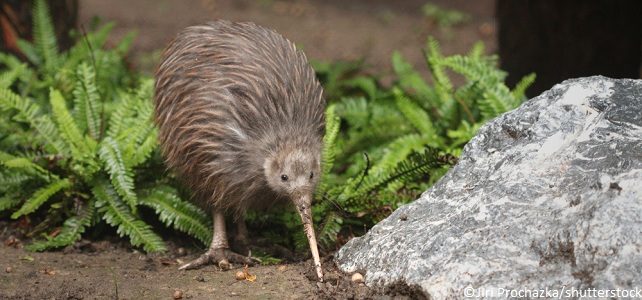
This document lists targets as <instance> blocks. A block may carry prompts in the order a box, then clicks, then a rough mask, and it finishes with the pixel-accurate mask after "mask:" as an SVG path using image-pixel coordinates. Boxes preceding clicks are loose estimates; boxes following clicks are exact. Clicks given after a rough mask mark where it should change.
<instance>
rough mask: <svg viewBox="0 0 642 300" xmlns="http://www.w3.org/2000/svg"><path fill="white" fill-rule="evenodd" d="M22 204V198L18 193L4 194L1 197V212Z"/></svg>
mask: <svg viewBox="0 0 642 300" xmlns="http://www.w3.org/2000/svg"><path fill="white" fill-rule="evenodd" d="M18 204H20V198H18V197H17V195H4V196H2V197H0V212H3V211H5V210H7V209H12V208H14V207H16V206H18Z"/></svg>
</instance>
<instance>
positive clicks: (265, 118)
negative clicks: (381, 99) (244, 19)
mask: <svg viewBox="0 0 642 300" xmlns="http://www.w3.org/2000/svg"><path fill="white" fill-rule="evenodd" d="M155 89H156V93H155V105H156V110H155V120H156V123H157V125H158V127H159V129H160V130H159V139H160V143H161V148H162V151H163V154H164V156H165V158H166V162H167V165H168V166H169V167H170V168H172V169H174V170H175V171H177V173H178V174H179V176H180V178H181V179H182V180H183V181H184V182H185V183H186V184H187V185H188V186H189V187H190V188H191V189H192V191H193V192H194V197H195V199H198V200H199V202H200V203H201V204H203V205H205V206H209V207H211V208H217V209H224V210H231V211H232V212H234V213H237V214H239V213H242V212H244V211H245V210H246V209H248V208H250V207H261V206H269V205H271V204H272V203H273V202H274V201H277V200H280V199H285V198H287V196H288V195H285V194H284V193H282V192H279V191H275V190H274V189H273V188H270V185H269V184H268V180H267V179H266V175H265V174H266V173H265V172H266V170H265V169H264V167H265V162H266V160H267V159H268V158H270V157H273V158H275V160H276V161H277V163H285V162H284V161H285V160H287V159H286V158H285V157H286V156H288V155H289V154H288V153H292V151H294V150H295V149H296V150H298V151H300V152H301V153H303V154H302V155H303V156H310V157H312V158H313V160H314V162H315V163H316V166H317V167H316V168H317V169H318V164H319V160H320V151H321V140H322V135H323V124H324V119H323V118H324V116H323V113H324V107H325V100H324V99H323V96H322V89H321V86H320V85H319V82H318V80H317V79H316V77H315V74H314V71H313V70H312V68H311V67H310V65H309V63H308V61H307V59H306V57H305V55H304V54H303V52H301V51H299V50H296V48H295V46H294V44H293V43H291V42H290V41H288V40H287V39H285V38H284V37H282V36H281V35H279V34H278V33H276V32H274V31H272V30H269V29H266V28H263V27H260V26H257V25H255V24H253V23H235V22H229V21H216V22H211V23H207V24H205V25H201V26H193V27H188V28H186V29H185V30H184V31H182V32H181V33H179V34H178V36H177V37H176V38H175V39H174V40H173V41H172V42H171V43H170V45H169V46H168V47H167V49H166V50H165V52H164V53H163V57H162V60H161V63H160V65H159V67H158V70H157V72H156V87H155ZM299 169H301V167H298V168H297V170H299ZM315 184H316V181H314V183H313V185H315ZM312 188H313V186H312Z"/></svg>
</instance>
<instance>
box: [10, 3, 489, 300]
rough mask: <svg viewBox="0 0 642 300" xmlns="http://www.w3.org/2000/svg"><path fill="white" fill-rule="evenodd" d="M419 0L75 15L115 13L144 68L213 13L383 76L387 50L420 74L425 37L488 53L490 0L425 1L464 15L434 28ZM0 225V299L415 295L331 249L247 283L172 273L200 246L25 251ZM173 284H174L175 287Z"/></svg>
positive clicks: (147, 7) (146, 7)
mask: <svg viewBox="0 0 642 300" xmlns="http://www.w3.org/2000/svg"><path fill="white" fill-rule="evenodd" d="M425 3H426V1H423V0H405V1H390V0H349V1H347V0H327V1H321V0H318V1H283V0H256V1H248V0H209V1H208V0H190V1H181V0H136V1H131V0H110V1H104V0H83V1H81V18H80V19H81V23H83V24H89V23H90V20H91V19H92V18H93V17H94V16H99V17H100V18H101V19H102V20H104V21H115V22H116V24H117V27H116V29H115V31H114V35H113V38H114V39H118V38H120V37H122V36H123V35H124V34H125V33H127V32H129V31H131V30H136V31H138V37H137V39H136V41H135V44H134V48H133V51H132V56H133V62H134V63H135V64H137V65H138V66H139V67H141V68H143V69H145V70H147V71H151V70H153V68H154V66H155V64H156V60H157V59H158V54H159V49H162V48H163V47H164V45H165V44H166V43H167V42H168V41H169V40H170V39H171V38H172V37H173V36H174V35H175V34H176V33H177V32H178V31H179V30H180V29H182V28H184V27H186V26H189V25H192V24H198V23H202V22H205V21H208V20H213V19H217V18H223V19H230V20H237V21H239V20H251V21H254V22H255V23H258V24H261V25H264V26H267V27H271V28H274V29H276V30H277V31H278V32H280V33H282V34H283V35H285V36H286V37H288V38H289V39H291V40H292V41H294V42H295V43H297V44H298V45H299V46H301V47H302V48H303V49H304V50H305V51H306V53H307V55H308V57H310V58H312V59H320V60H338V59H341V60H353V59H359V58H364V59H365V62H366V64H367V65H369V66H370V67H371V69H372V70H374V72H375V73H377V74H382V75H383V77H384V80H385V76H386V74H389V72H390V71H389V70H390V57H391V54H392V52H393V51H394V50H399V51H401V53H402V54H404V56H405V57H406V58H407V59H408V60H409V61H410V62H411V63H413V64H414V65H415V66H416V67H417V68H418V69H420V70H422V72H423V73H424V74H427V70H426V66H425V63H424V61H423V54H422V52H421V48H422V47H423V46H424V43H425V41H426V37H427V36H428V35H434V36H436V37H437V38H438V39H439V40H440V41H441V44H442V49H443V51H444V52H445V53H462V52H465V51H467V50H468V49H469V48H470V46H472V44H474V42H476V41H478V40H482V41H484V42H485V44H486V46H487V49H488V50H489V52H495V51H496V41H495V38H496V37H495V23H494V19H493V9H494V1H493V0H478V1H469V0H453V1H447V0H435V1H433V3H436V4H438V5H440V6H442V7H445V8H449V9H457V10H460V11H463V12H465V13H467V14H469V15H470V16H471V19H470V21H468V22H466V23H465V24H463V25H461V26H457V27H453V28H449V29H443V28H439V27H438V26H437V25H435V24H434V23H432V22H430V21H429V20H427V19H426V17H425V16H424V15H423V14H422V12H421V9H420V8H421V6H422V5H423V4H425ZM10 234H11V231H10V230H8V229H7V225H6V223H0V238H2V241H4V242H5V243H4V245H0V274H1V275H0V299H174V296H175V293H176V294H177V295H176V296H178V294H181V297H182V299H228V298H232V299H234V298H238V299H350V298H356V299H369V298H374V299H389V298H395V299H404V298H410V299H416V298H419V297H420V295H419V294H417V293H416V291H415V290H413V289H412V288H409V287H406V286H404V285H403V284H400V285H398V286H395V287H393V288H389V289H387V290H373V289H369V288H368V287H366V286H364V285H363V284H358V283H354V282H352V281H351V279H350V275H351V274H341V273H339V272H337V271H336V269H335V267H334V266H333V264H332V262H331V257H326V259H325V262H324V267H325V268H326V269H327V270H326V282H325V283H317V282H316V281H314V280H313V279H314V272H313V270H312V267H311V264H310V263H309V262H298V263H296V262H295V263H289V264H283V265H275V266H258V267H251V268H249V270H248V271H249V272H250V273H251V274H253V275H256V280H255V281H254V282H250V281H238V280H236V279H235V273H236V272H237V271H239V270H242V267H241V266H236V267H237V268H236V269H234V270H231V271H227V272H222V271H219V270H217V269H216V268H215V267H213V266H210V267H207V268H204V269H201V270H195V271H187V272H184V271H178V270H177V266H178V263H180V261H187V260H189V259H190V258H193V257H194V256H196V255H198V254H200V253H199V251H200V250H195V249H190V250H187V253H183V252H184V250H179V248H180V247H186V246H185V245H180V243H172V244H171V245H170V249H172V250H171V251H170V252H168V253H166V254H162V255H146V254H144V253H140V252H138V251H136V250H133V249H131V248H130V247H128V246H127V243H126V242H118V241H114V240H112V241H82V242H80V243H78V244H77V245H76V247H75V248H73V247H72V248H69V249H67V250H65V251H56V252H45V253H31V252H27V251H25V250H23V249H22V248H21V245H22V243H20V242H15V241H12V238H11V237H10ZM177 291H180V292H177Z"/></svg>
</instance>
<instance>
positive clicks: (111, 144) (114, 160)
mask: <svg viewBox="0 0 642 300" xmlns="http://www.w3.org/2000/svg"><path fill="white" fill-rule="evenodd" d="M98 153H99V156H100V159H101V160H102V162H103V163H104V165H105V169H106V170H107V172H108V173H109V177H110V178H111V183H112V184H113V186H114V188H116V191H118V194H119V195H120V196H122V197H123V198H124V199H125V201H126V202H127V203H128V204H129V208H130V209H132V210H133V211H135V210H136V204H137V201H138V200H137V197H136V193H134V179H133V174H132V171H131V169H129V168H128V167H127V166H126V165H125V162H124V161H123V157H122V155H121V151H120V147H119V146H118V143H116V141H114V140H113V139H111V138H110V137H107V138H105V139H104V140H103V142H102V144H101V145H100V149H99V150H98Z"/></svg>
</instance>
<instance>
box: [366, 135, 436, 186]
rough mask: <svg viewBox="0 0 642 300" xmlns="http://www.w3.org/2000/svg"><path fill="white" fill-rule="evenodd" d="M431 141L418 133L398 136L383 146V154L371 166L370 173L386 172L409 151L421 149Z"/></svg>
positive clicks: (407, 154)
mask: <svg viewBox="0 0 642 300" xmlns="http://www.w3.org/2000/svg"><path fill="white" fill-rule="evenodd" d="M429 142H431V141H430V139H429V138H428V137H426V136H423V135H420V134H407V135H404V136H400V137H398V138H397V139H395V140H394V141H392V142H390V143H389V144H388V145H386V147H385V150H384V151H385V152H384V155H383V156H382V157H381V158H380V159H379V160H378V161H377V163H376V164H375V165H374V166H373V167H372V174H373V175H375V177H376V176H379V175H381V174H385V173H388V172H389V171H390V170H391V169H392V168H394V166H396V165H397V164H399V163H400V162H402V161H404V160H405V159H406V158H407V157H408V156H409V155H410V154H411V153H413V152H418V151H421V150H423V149H424V148H425V147H426V145H428V143H429Z"/></svg>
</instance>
